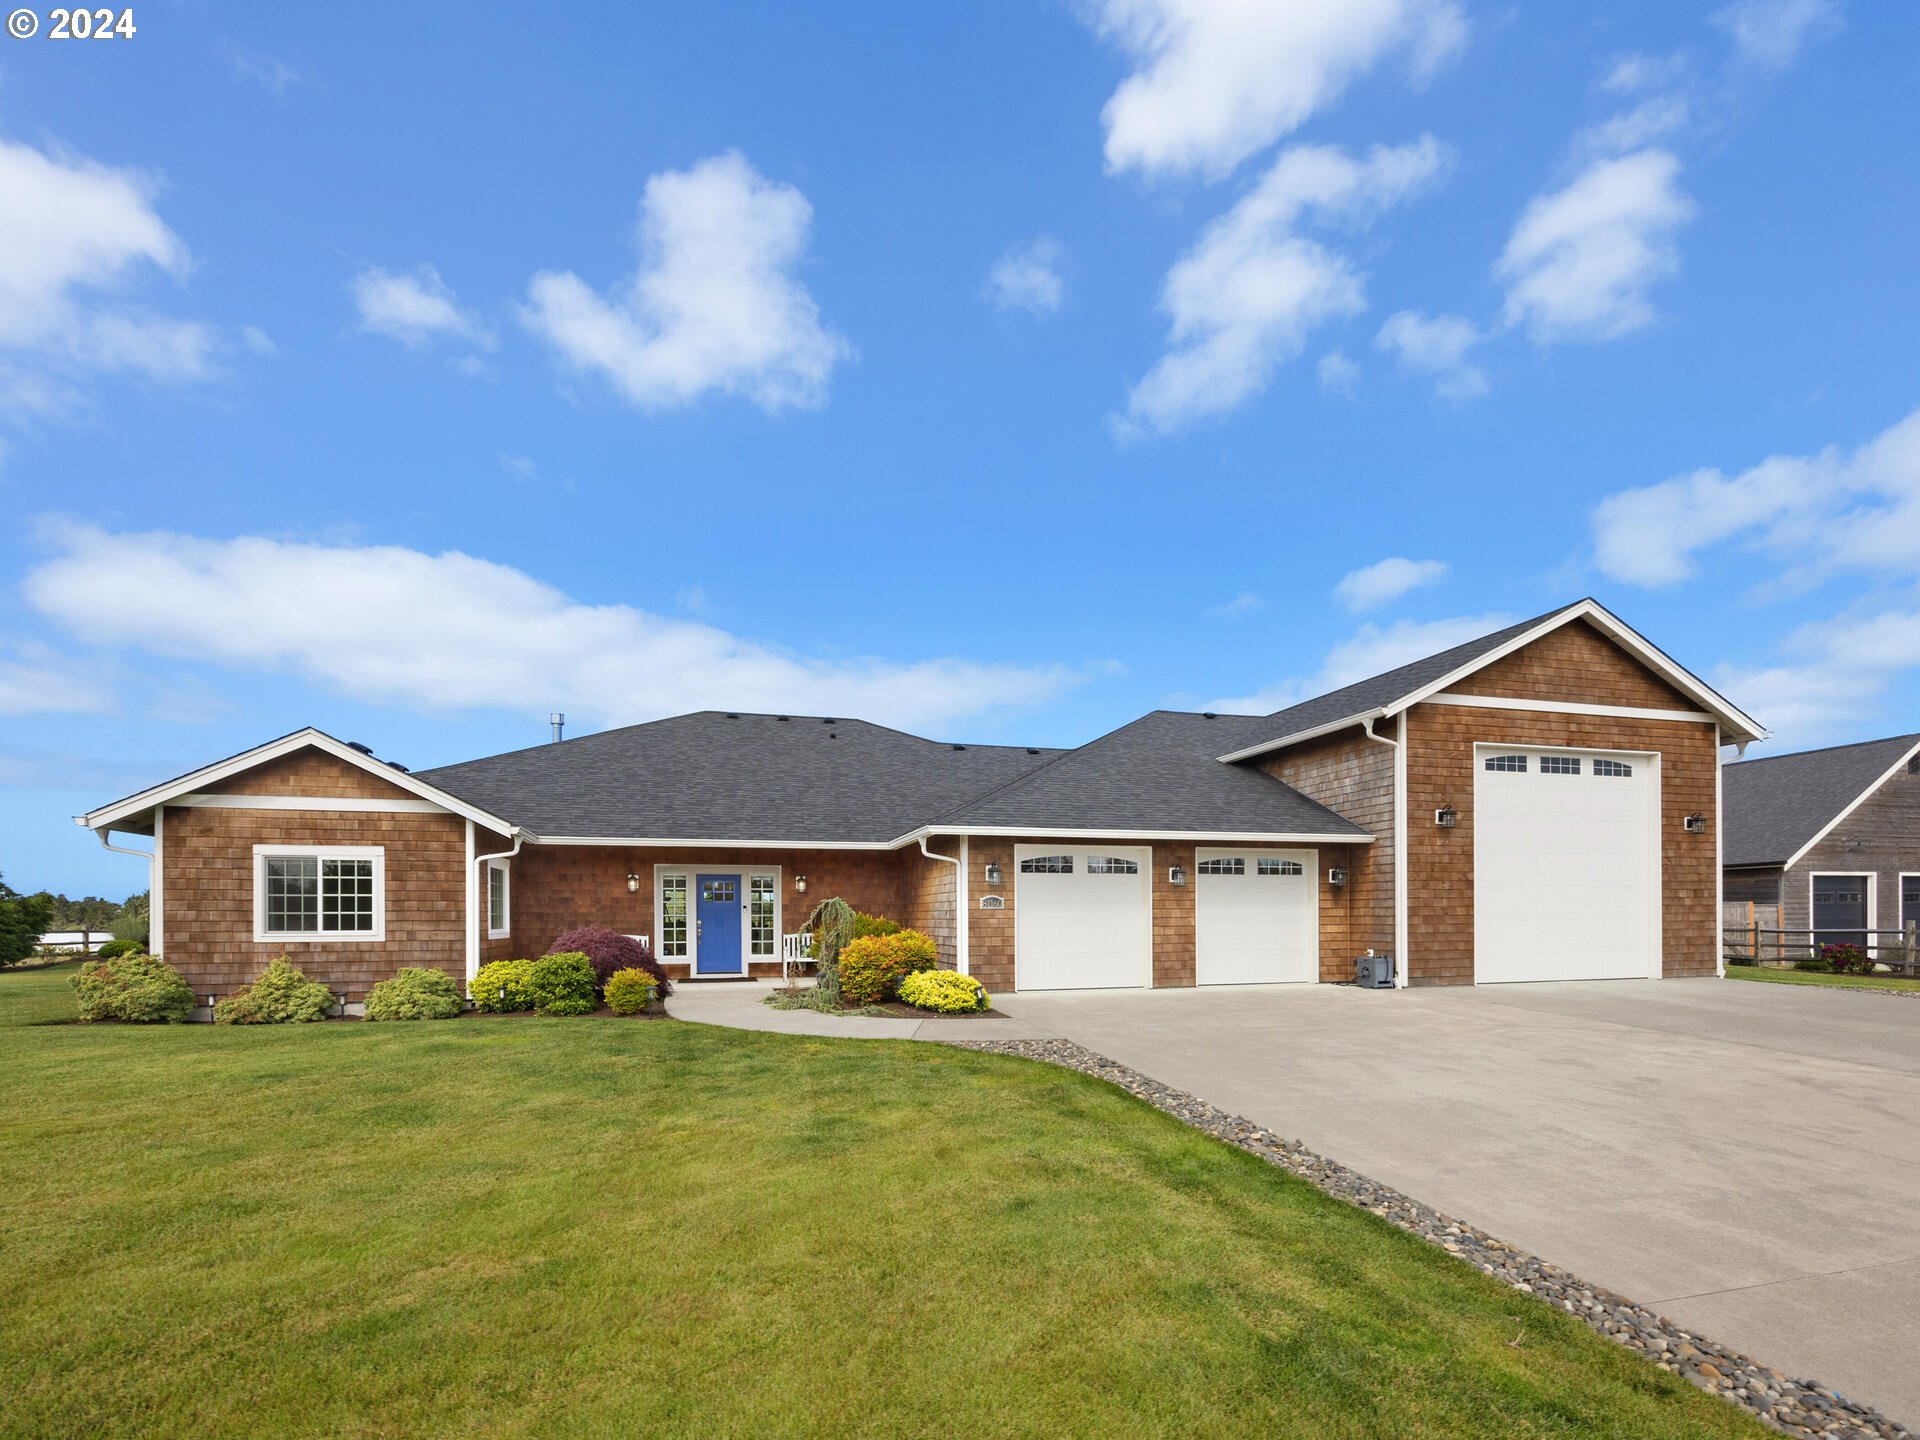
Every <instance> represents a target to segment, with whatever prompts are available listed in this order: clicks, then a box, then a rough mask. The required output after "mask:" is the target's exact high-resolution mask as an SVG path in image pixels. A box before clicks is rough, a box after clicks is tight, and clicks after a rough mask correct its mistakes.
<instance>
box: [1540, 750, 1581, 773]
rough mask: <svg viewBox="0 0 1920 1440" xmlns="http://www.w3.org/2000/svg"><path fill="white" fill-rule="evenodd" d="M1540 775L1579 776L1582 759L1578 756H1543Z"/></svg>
mask: <svg viewBox="0 0 1920 1440" xmlns="http://www.w3.org/2000/svg"><path fill="white" fill-rule="evenodd" d="M1540 773H1541V774H1542V775H1578V774H1579V773H1580V757H1579V756H1578V755H1542V756H1541V757H1540Z"/></svg>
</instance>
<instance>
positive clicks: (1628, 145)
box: [1573, 95, 1690, 160]
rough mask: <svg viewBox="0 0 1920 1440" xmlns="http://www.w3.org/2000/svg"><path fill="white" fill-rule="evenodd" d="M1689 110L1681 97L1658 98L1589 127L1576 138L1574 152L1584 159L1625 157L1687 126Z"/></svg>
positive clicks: (1641, 103) (1654, 97) (1666, 96)
mask: <svg viewBox="0 0 1920 1440" xmlns="http://www.w3.org/2000/svg"><path fill="white" fill-rule="evenodd" d="M1689 114H1690V111H1689V109H1688V106H1687V102H1686V100H1685V99H1683V98H1682V97H1680V96H1678V95H1655V96H1653V97H1652V98H1651V99H1647V100H1643V101H1641V102H1640V103H1639V104H1638V105H1636V106H1634V107H1633V108H1632V109H1631V110H1622V111H1621V112H1620V113H1619V114H1617V115H1610V116H1608V117H1607V118H1606V119H1605V120H1602V121H1599V122H1598V123H1596V124H1593V125H1589V126H1587V127H1586V129H1584V130H1582V131H1580V132H1579V133H1578V134H1577V135H1575V136H1574V137H1573V153H1574V154H1576V155H1578V156H1581V157H1583V158H1585V159H1589V160H1591V159H1597V158H1600V157H1604V156H1608V155H1625V154H1627V153H1628V152H1629V151H1633V150H1639V149H1642V148H1644V147H1645V146H1648V145H1651V144H1652V143H1653V142H1654V141H1656V140H1663V139H1665V138H1666V137H1667V136H1669V135H1671V134H1673V133H1674V132H1675V131H1676V130H1680V129H1682V128H1683V127H1685V125H1686V123H1687V119H1688V117H1689Z"/></svg>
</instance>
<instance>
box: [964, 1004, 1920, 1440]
mask: <svg viewBox="0 0 1920 1440" xmlns="http://www.w3.org/2000/svg"><path fill="white" fill-rule="evenodd" d="M946 1043H948V1044H951V1045H954V1046H957V1047H959V1048H960V1049H963V1050H983V1051H988V1052H991V1053H993V1054H998V1055H1016V1056H1020V1057H1022V1058H1024V1059H1028V1060H1044V1061H1047V1062H1049V1063H1051V1064H1054V1065H1064V1066H1065V1067H1066V1068H1068V1069H1069V1070H1078V1071H1080V1072H1081V1073H1082V1074H1086V1075H1092V1076H1095V1077H1097V1078H1099V1079H1101V1080H1107V1081H1110V1082H1112V1083H1113V1084H1115V1085H1118V1086H1119V1087H1120V1088H1121V1089H1122V1090H1125V1091H1127V1092H1128V1093H1129V1094H1132V1095H1136V1096H1138V1097H1139V1098H1140V1099H1142V1100H1144V1101H1146V1102H1147V1103H1148V1104H1149V1105H1151V1106H1153V1107H1154V1108H1155V1109H1156V1110H1160V1111H1164V1112H1165V1113H1166V1114H1168V1115H1171V1116H1173V1118H1174V1119H1176V1120H1179V1121H1182V1122H1184V1123H1185V1124H1188V1125H1191V1126H1193V1127H1194V1128H1195V1129H1196V1130H1201V1131H1204V1132H1205V1133H1207V1134H1209V1135H1211V1136H1213V1137H1214V1138H1215V1139H1218V1140H1224V1141H1226V1142H1227V1144H1229V1145H1233V1146H1236V1147H1238V1148H1239V1149H1241V1150H1245V1151H1247V1152H1248V1153H1249V1154H1252V1155H1257V1156H1259V1157H1260V1158H1261V1159H1262V1160H1265V1161H1266V1162H1267V1163H1268V1164H1271V1165H1277V1166H1278V1167H1280V1168H1281V1169H1282V1170H1286V1171H1288V1172H1290V1173H1291V1174H1294V1175H1298V1176H1299V1177H1300V1178H1301V1179H1303V1180H1306V1181H1308V1182H1309V1183H1311V1184H1313V1185H1315V1186H1317V1187H1318V1188H1320V1189H1321V1190H1324V1191H1325V1192H1326V1193H1327V1194H1329V1195H1332V1196H1335V1197H1336V1198H1338V1199H1341V1200H1345V1201H1347V1202H1348V1203H1349V1204H1352V1205H1358V1206H1359V1207H1360V1208H1361V1209H1363V1210H1368V1211H1371V1212H1372V1213H1373V1214H1375V1215H1378V1216H1379V1217H1380V1218H1381V1219H1383V1220H1385V1221H1386V1222H1387V1223H1388V1224H1390V1225H1396V1226H1398V1227H1399V1228H1400V1229H1402V1230H1405V1231H1408V1232H1409V1233H1411V1234H1414V1235H1418V1236H1419V1237H1420V1238H1421V1239H1422V1240H1425V1241H1427V1242H1429V1243H1430V1244H1433V1245H1437V1246H1439V1247H1440V1248H1441V1249H1442V1250H1445V1251H1446V1252H1447V1253H1448V1254H1449V1255H1453V1256H1455V1257H1457V1258H1458V1259H1461V1260H1464V1261H1465V1262H1466V1263H1467V1264H1469V1265H1471V1266H1473V1267H1474V1268H1475V1269H1476V1270H1479V1271H1480V1272H1481V1273H1482V1274H1486V1275H1491V1276H1493V1277H1494V1278H1495V1279H1498V1280H1503V1281H1505V1282H1506V1283H1507V1284H1509V1285H1511V1286H1512V1287H1513V1288H1514V1289H1516V1290H1523V1291H1525V1292H1526V1293H1527V1294H1529V1295H1536V1296H1538V1297H1539V1298H1540V1299H1542V1300H1544V1301H1546V1302H1547V1303H1548V1304H1549V1305H1552V1306H1554V1307H1555V1308H1557V1309H1560V1310H1564V1311H1566V1312H1567V1313H1568V1314H1569V1315H1573V1316H1576V1317H1578V1318H1579V1319H1581V1320H1584V1321H1585V1322H1586V1323H1587V1324H1588V1325H1589V1326H1591V1327H1592V1328H1593V1329H1595V1330H1598V1331H1599V1332H1600V1333H1601V1334H1602V1335H1605V1336H1606V1337H1607V1338H1608V1339H1609V1340H1615V1341H1618V1342H1619V1343H1621V1344H1623V1345H1626V1346H1628V1347H1629V1348H1631V1349H1634V1350H1637V1351H1639V1352H1640V1353H1641V1354H1642V1355H1644V1356H1645V1357H1646V1358H1647V1359H1648V1360H1650V1361H1652V1362H1653V1363H1654V1364H1655V1365H1657V1366H1659V1367H1660V1368H1661V1369H1662V1370H1665V1371H1668V1372H1670V1373H1672V1374H1676V1375H1684V1376H1685V1377H1686V1378H1687V1379H1688V1380H1690V1381H1692V1382H1693V1383H1694V1384H1695V1385H1698V1386H1699V1387H1700V1388H1701V1389H1702V1390H1707V1391H1710V1392H1712V1393H1713V1394H1715V1395H1718V1396H1720V1397H1721V1398H1722V1399H1723V1400H1727V1401H1730V1402H1731V1403H1733V1404H1735V1405H1738V1406H1739V1407H1740V1408H1741V1409H1743V1410H1747V1411H1750V1412H1751V1413H1752V1414H1754V1415H1756V1416H1758V1417H1759V1418H1760V1420H1761V1421H1762V1422H1763V1423H1764V1424H1766V1425H1768V1426H1769V1427H1771V1428H1772V1429H1774V1430H1778V1431H1780V1432H1781V1433H1782V1434H1785V1435H1796V1436H1825V1437H1833V1440H1916V1437H1915V1436H1914V1433H1913V1431H1911V1430H1909V1429H1908V1428H1907V1427H1905V1426H1904V1425H1900V1424H1897V1423H1896V1422H1894V1421H1892V1420H1890V1419H1888V1418H1887V1417H1886V1416H1885V1415H1882V1414H1881V1413H1880V1412H1879V1411H1877V1410H1875V1409H1872V1408H1871V1407H1870V1406H1867V1405H1862V1404H1860V1403H1859V1402H1857V1401H1853V1400H1848V1399H1846V1398H1845V1397H1844V1396H1842V1395H1839V1394H1836V1393H1835V1392H1834V1391H1833V1390H1832V1389H1830V1388H1828V1387H1827V1386H1825V1385H1822V1384H1820V1383H1819V1382H1818V1381H1816V1380H1805V1379H1790V1378H1789V1377H1787V1376H1786V1375H1783V1374H1782V1373H1781V1372H1780V1371H1778V1370H1775V1369H1773V1368H1772V1367H1771V1366H1768V1365H1763V1364H1761V1363H1760V1362H1759V1361H1758V1360H1755V1359H1753V1358H1751V1357H1750V1356H1747V1355H1742V1354H1740V1353H1739V1352H1738V1351H1736V1350H1729V1349H1728V1348H1727V1347H1726V1346H1724V1345H1717V1344H1715V1343H1714V1342H1713V1341H1711V1340H1707V1339H1704V1338H1703V1337H1701V1336H1699V1335H1695V1334H1692V1333H1691V1332H1689V1331H1686V1330H1682V1329H1680V1328H1679V1327H1678V1326H1677V1325H1674V1324H1673V1323H1672V1322H1671V1321H1668V1320H1665V1319H1663V1318H1661V1317H1660V1316H1658V1315H1656V1314H1654V1313H1653V1311H1651V1310H1649V1309H1647V1308H1646V1307H1645V1306H1644V1305H1637V1304H1635V1303H1634V1302H1633V1301H1631V1300H1628V1299H1625V1298H1624V1297H1622V1296H1619V1295H1615V1294H1614V1293H1612V1292H1611V1291H1609V1290H1603V1289H1601V1288H1600V1287H1599V1286H1598V1285H1589V1284H1587V1283H1586V1282H1585V1281H1584V1280H1581V1279H1580V1278H1579V1277H1578V1276H1575V1275H1570V1274H1568V1273H1567V1272H1566V1271H1565V1270H1562V1269H1561V1268H1560V1267H1559V1266H1557V1265H1550V1264H1548V1263H1547V1262H1546V1261H1545V1260H1542V1259H1541V1258H1540V1257H1539V1256H1538V1255H1529V1254H1527V1253H1526V1252H1525V1251H1524V1250H1519V1249H1516V1248H1515V1247H1514V1246H1512V1245H1509V1244H1507V1243H1506V1242H1505V1241H1501V1240H1496V1239H1494V1238H1493V1237H1492V1236H1491V1235H1488V1234H1487V1233H1486V1232H1485V1231H1482V1230H1476V1229H1475V1228H1474V1227H1473V1226H1471V1225H1468V1224H1465V1223H1464V1222H1462V1221H1459V1220H1453V1219H1449V1218H1448V1217H1447V1216H1445V1215H1442V1214H1440V1213H1439V1212H1438V1211H1437V1210H1432V1209H1429V1208H1428V1207H1427V1206H1425V1205H1422V1204H1421V1203H1420V1202H1419V1201H1417V1200H1413V1199H1410V1198H1408V1197H1407V1196H1405V1195H1402V1194H1401V1193H1400V1192H1399V1191H1398V1190H1394V1189H1390V1188H1389V1187H1387V1186H1385V1185H1382V1184H1380V1183H1378V1182H1377V1181H1373V1180H1369V1179H1368V1178H1367V1177H1366V1176H1364V1175H1361V1174H1358V1173H1356V1172H1355V1171H1352V1170H1349V1169H1348V1168H1347V1167H1346V1166H1344V1165H1340V1164H1337V1163H1336V1162H1334V1161H1332V1160H1328V1159H1326V1158H1325V1157H1323V1156H1320V1155H1316V1154H1314V1153H1313V1151H1311V1150H1309V1149H1307V1148H1306V1147H1305V1146H1304V1145H1302V1144H1300V1143H1299V1142H1298V1141H1296V1140H1285V1139H1282V1138H1281V1137H1280V1136H1278V1135H1276V1134H1274V1133H1273V1132H1272V1131H1271V1130H1268V1129H1265V1128H1264V1127H1262V1126H1259V1125H1256V1124H1254V1123H1253V1122H1252V1121H1251V1120H1245V1119H1242V1118H1241V1117H1240V1116H1238V1115H1229V1114H1228V1113H1227V1112H1226V1111H1224V1110H1221V1109H1219V1108H1218V1107H1216V1106H1213V1105H1209V1104H1208V1103H1207V1102H1206V1101H1204V1100H1202V1099H1200V1098H1198V1097H1197V1096H1194V1095H1189V1094H1187V1093H1186V1092H1185V1091H1183V1090H1175V1089H1174V1088H1173V1087H1172V1086H1170V1085H1162V1084H1161V1083H1160V1082H1159V1081H1158V1080H1154V1079H1152V1078H1150V1077H1148V1076H1146V1075H1142V1074H1141V1073H1140V1072H1139V1071H1137V1070H1130V1069H1128V1068H1127V1067H1126V1066H1125V1065H1122V1064H1119V1063H1118V1062H1117V1061H1113V1060H1109V1059H1107V1057H1106V1056H1104V1055H1100V1054H1096V1053H1095V1052H1094V1051H1092V1050H1089V1049H1087V1048H1086V1047H1085V1046H1083V1045H1076V1044H1075V1043H1074V1042H1073V1041H1071V1040H951V1041H948V1042H946Z"/></svg>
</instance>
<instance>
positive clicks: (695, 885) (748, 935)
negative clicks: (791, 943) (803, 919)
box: [653, 860, 787, 980]
mask: <svg viewBox="0 0 1920 1440" xmlns="http://www.w3.org/2000/svg"><path fill="white" fill-rule="evenodd" d="M669 875H684V876H686V878H687V953H686V954H684V955H668V954H666V953H665V948H664V947H665V944H666V933H667V885H666V881H667V876H669ZM702 875H718V876H722V877H724V878H727V879H730V880H732V881H734V882H735V885H734V893H735V894H736V895H737V896H738V897H739V901H740V968H739V969H738V970H706V971H702V970H700V969H699V962H700V923H699V922H700V894H699V877H700V876H702ZM756 875H761V876H766V877H768V878H770V879H771V880H772V881H773V953H772V954H770V955H755V954H754V953H753V877H754V876H756ZM786 903H787V896H786V872H785V871H784V870H783V869H782V868H781V867H780V866H778V865H728V864H726V863H724V862H723V863H721V864H718V865H714V864H705V863H701V862H699V861H692V862H689V861H682V860H674V861H656V862H654V867H653V934H654V938H655V941H656V943H657V945H658V947H659V948H656V949H655V950H654V952H653V958H654V959H656V960H658V961H660V963H661V964H663V965H685V966H686V967H687V975H688V977H689V978H691V979H694V980H710V979H719V978H723V977H724V978H732V979H737V978H739V977H740V976H742V975H750V974H752V973H753V965H754V962H755V961H758V962H759V963H761V964H763V965H765V964H769V963H772V964H777V963H779V960H780V943H781V940H782V938H783V937H784V936H785V935H786V933H787V930H786Z"/></svg>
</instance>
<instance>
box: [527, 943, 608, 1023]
mask: <svg viewBox="0 0 1920 1440" xmlns="http://www.w3.org/2000/svg"><path fill="white" fill-rule="evenodd" d="M527 994H528V995H529V997H531V999H532V1000H533V1008H534V1009H535V1010H537V1011H539V1012H540V1013H541V1014H542V1015H587V1014H591V1013H592V1012H593V1011H594V1010H595V1009H596V1008H597V1007H598V1005H599V1003H600V1002H599V998H598V995H597V987H596V986H595V985H594V981H593V962H592V961H591V960H589V959H588V958H587V957H586V956H585V955H584V954H582V953H581V952H580V951H578V950H571V951H568V952H567V953H565V954H562V955H542V956H541V957H540V958H539V959H538V960H536V961H534V962H533V973H532V974H531V975H529V976H528V977H527Z"/></svg>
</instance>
